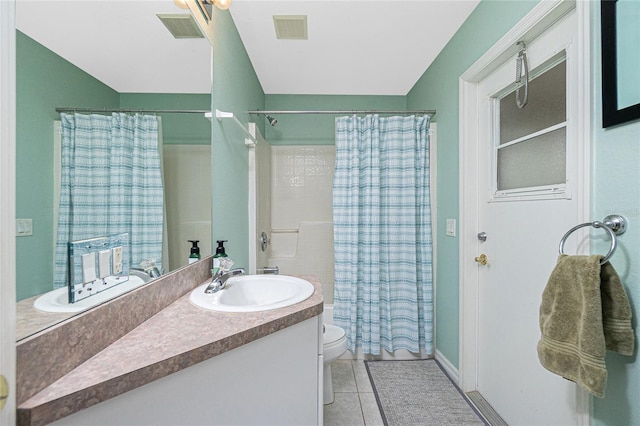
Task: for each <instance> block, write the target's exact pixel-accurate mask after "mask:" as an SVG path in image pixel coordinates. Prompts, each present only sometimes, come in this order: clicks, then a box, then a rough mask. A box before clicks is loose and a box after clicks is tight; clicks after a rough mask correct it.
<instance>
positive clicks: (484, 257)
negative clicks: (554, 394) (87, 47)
mask: <svg viewBox="0 0 640 426" xmlns="http://www.w3.org/2000/svg"><path fill="white" fill-rule="evenodd" d="M474 260H475V261H476V262H478V263H479V264H481V265H482V266H484V265H486V264H487V263H489V262H488V260H487V255H486V254H484V253H483V254H481V255H480V256H478V257H476V258H475V259H474Z"/></svg>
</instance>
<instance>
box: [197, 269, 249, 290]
mask: <svg viewBox="0 0 640 426" xmlns="http://www.w3.org/2000/svg"><path fill="white" fill-rule="evenodd" d="M242 274H244V269H242V268H238V269H232V270H230V271H222V270H220V271H218V273H217V274H216V275H215V276H214V277H213V278H212V279H211V282H210V283H209V285H208V286H207V288H206V289H205V291H204V292H205V293H207V294H211V293H216V292H218V291H220V290H222V289H223V288H224V287H225V285H227V280H228V279H229V278H231V277H235V276H236V275H242Z"/></svg>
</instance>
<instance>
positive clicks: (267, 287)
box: [189, 275, 314, 312]
mask: <svg viewBox="0 0 640 426" xmlns="http://www.w3.org/2000/svg"><path fill="white" fill-rule="evenodd" d="M208 285H209V283H207V284H203V285H201V286H200V287H197V288H196V289H195V290H193V291H192V292H191V296H190V297H189V300H191V303H193V304H194V305H196V306H199V307H201V308H204V309H209V310H212V311H221V312H258V311H268V310H270V309H278V308H284V307H285V306H290V305H294V304H296V303H298V302H302V301H303V300H305V299H308V298H309V297H310V296H311V295H312V294H313V291H314V288H313V284H311V283H310V282H309V281H307V280H303V279H302V278H296V277H290V276H288V275H239V276H235V277H232V278H229V280H227V284H226V286H225V288H223V289H222V290H220V291H218V292H216V293H212V294H207V293H205V292H204V290H205V289H206V288H207V286H208Z"/></svg>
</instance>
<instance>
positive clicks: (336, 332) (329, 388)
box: [322, 324, 347, 404]
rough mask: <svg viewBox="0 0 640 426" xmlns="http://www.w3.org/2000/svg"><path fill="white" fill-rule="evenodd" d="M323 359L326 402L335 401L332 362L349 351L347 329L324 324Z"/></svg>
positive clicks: (324, 398) (324, 396)
mask: <svg viewBox="0 0 640 426" xmlns="http://www.w3.org/2000/svg"><path fill="white" fill-rule="evenodd" d="M322 340H323V355H322V357H323V360H324V362H323V363H324V379H323V380H324V392H323V393H324V395H323V400H324V403H325V404H331V403H332V402H333V383H332V381H331V363H332V362H333V361H335V360H337V359H338V358H340V356H342V354H343V353H345V352H346V351H347V338H346V333H345V331H344V330H343V329H342V328H340V327H338V326H336V325H331V324H325V325H324V333H323V334H322Z"/></svg>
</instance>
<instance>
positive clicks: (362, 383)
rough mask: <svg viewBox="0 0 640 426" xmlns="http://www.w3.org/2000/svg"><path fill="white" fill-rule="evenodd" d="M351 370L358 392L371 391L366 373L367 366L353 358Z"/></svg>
mask: <svg viewBox="0 0 640 426" xmlns="http://www.w3.org/2000/svg"><path fill="white" fill-rule="evenodd" d="M351 363H352V365H353V372H354V375H355V377H356V387H357V388H358V392H373V388H372V387H371V381H370V380H369V373H367V367H365V365H364V361H362V360H353V361H352V362H351Z"/></svg>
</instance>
